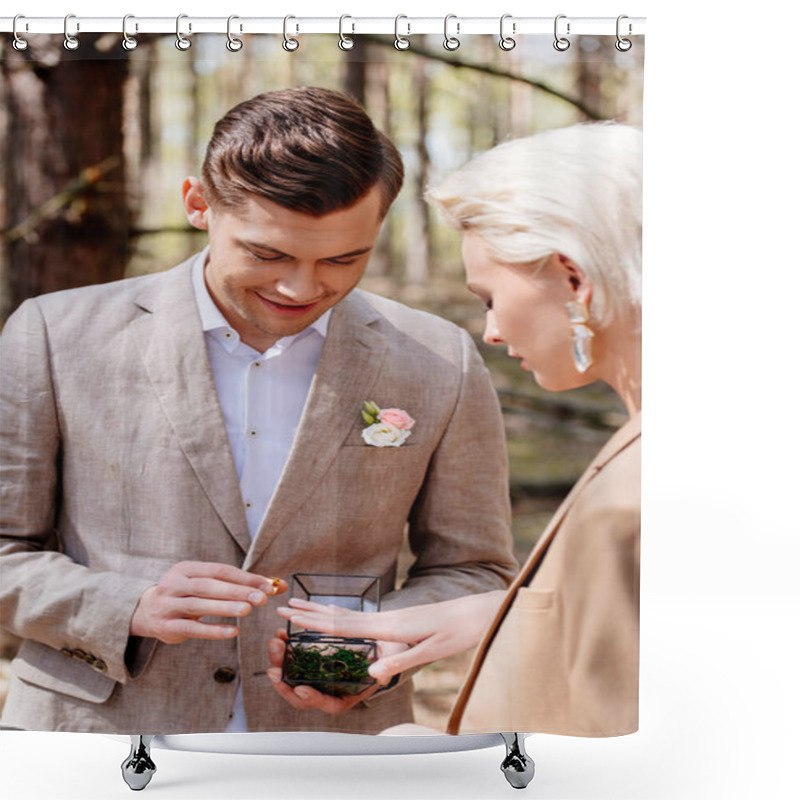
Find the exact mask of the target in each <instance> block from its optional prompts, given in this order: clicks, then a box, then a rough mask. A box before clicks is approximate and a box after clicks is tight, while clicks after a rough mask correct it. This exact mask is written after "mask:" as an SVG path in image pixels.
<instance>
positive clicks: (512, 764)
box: [500, 733, 536, 789]
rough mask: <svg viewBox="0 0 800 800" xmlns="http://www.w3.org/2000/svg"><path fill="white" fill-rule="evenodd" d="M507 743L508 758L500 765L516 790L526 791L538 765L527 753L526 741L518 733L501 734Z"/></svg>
mask: <svg viewBox="0 0 800 800" xmlns="http://www.w3.org/2000/svg"><path fill="white" fill-rule="evenodd" d="M500 735H501V736H502V737H503V740H504V741H505V743H506V757H505V759H504V760H503V763H502V764H501V765H500V769H501V770H502V771H503V775H505V776H506V780H507V781H508V782H509V783H510V784H511V785H512V786H513V787H514V788H515V789H524V788H525V787H526V786H527V785H528V784H529V783H530V782H531V781H532V780H533V773H534V772H535V769H536V765H535V764H534V763H533V759H532V758H531V757H530V756H529V755H528V754H527V753H526V752H525V740H524V739H523V737H522V736H521V735H520V734H518V733H501V734H500Z"/></svg>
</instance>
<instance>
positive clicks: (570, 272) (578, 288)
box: [556, 253, 592, 307]
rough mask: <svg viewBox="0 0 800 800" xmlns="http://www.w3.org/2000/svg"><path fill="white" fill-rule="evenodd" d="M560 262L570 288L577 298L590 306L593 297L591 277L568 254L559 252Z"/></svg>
mask: <svg viewBox="0 0 800 800" xmlns="http://www.w3.org/2000/svg"><path fill="white" fill-rule="evenodd" d="M556 255H557V257H558V263H559V266H560V268H561V269H562V270H563V273H564V278H565V279H566V280H567V281H568V282H569V285H570V288H571V289H572V291H573V292H574V293H575V299H576V300H579V301H580V302H582V303H583V304H584V305H586V306H587V307H588V305H589V301H590V300H591V298H592V280H591V278H590V277H589V276H588V275H587V274H586V273H585V272H584V271H583V270H582V269H581V268H580V267H579V266H578V265H577V264H576V263H575V262H574V261H573V260H572V259H571V258H569V257H568V256H565V255H564V254H563V253H557V254H556Z"/></svg>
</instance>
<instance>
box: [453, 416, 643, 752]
mask: <svg viewBox="0 0 800 800" xmlns="http://www.w3.org/2000/svg"><path fill="white" fill-rule="evenodd" d="M640 445H641V415H640V414H637V415H636V416H635V417H633V418H632V419H631V420H629V421H628V422H627V423H626V424H625V425H624V426H623V427H622V428H620V429H619V430H618V431H617V432H616V433H615V434H614V436H612V438H611V439H610V440H609V441H608V442H607V444H606V446H605V447H604V448H603V449H602V450H601V451H600V453H599V454H598V455H597V457H596V458H595V459H594V460H593V461H592V463H591V464H590V465H589V468H588V469H587V470H586V472H585V473H584V474H583V475H582V476H581V478H580V480H579V481H578V482H577V484H576V485H575V487H574V488H573V490H572V491H571V493H570V494H569V495H568V496H567V498H566V499H565V500H564V503H563V504H562V505H561V506H560V508H559V509H558V511H557V512H556V514H555V516H554V517H553V520H552V521H551V522H550V525H549V526H548V527H547V529H546V530H545V532H544V533H543V534H542V537H541V539H540V540H539V542H538V543H537V545H536V547H535V548H534V550H533V552H532V553H531V556H530V558H529V559H528V561H527V563H526V564H525V565H524V567H523V568H522V570H521V572H520V574H519V576H518V577H517V578H516V580H515V581H514V583H513V584H512V586H511V587H510V588H509V591H508V594H507V596H506V598H505V601H504V602H503V605H502V606H501V608H500V609H499V611H498V613H497V615H496V617H495V619H494V621H493V623H492V625H491V627H490V628H489V630H488V632H487V634H486V636H485V637H484V639H483V641H482V643H481V644H480V645H479V647H478V650H477V652H476V655H475V658H474V661H473V663H472V666H471V668H470V671H469V673H468V675H467V678H466V680H465V683H464V686H463V687H462V690H461V692H460V694H459V697H458V699H457V701H456V704H455V706H454V708H453V712H452V714H451V717H450V720H449V723H448V731H449V732H450V733H481V732H504V731H505V732H528V733H558V734H567V735H571V736H619V735H622V734H626V733H633V732H634V731H636V730H637V729H638V706H639V702H638V687H639V680H638V676H639V531H640V494H641V490H640V487H641V478H640V462H641V448H640ZM531 576H533V578H532V580H530V583H529V585H527V586H526V585H525V584H526V583H527V582H528V580H529V579H530V577H531Z"/></svg>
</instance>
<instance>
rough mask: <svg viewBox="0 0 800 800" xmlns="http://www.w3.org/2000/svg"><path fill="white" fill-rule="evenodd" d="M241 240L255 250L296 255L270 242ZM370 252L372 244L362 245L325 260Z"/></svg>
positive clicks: (287, 255) (288, 255)
mask: <svg viewBox="0 0 800 800" xmlns="http://www.w3.org/2000/svg"><path fill="white" fill-rule="evenodd" d="M240 242H241V243H242V244H243V245H244V246H245V247H250V248H252V249H253V250H262V251H268V252H270V253H273V254H275V255H276V256H284V257H285V258H294V256H293V255H291V254H290V253H284V252H283V251H282V250H278V248H277V247H273V246H272V245H269V244H264V243H263V242H255V241H251V240H249V239H240ZM370 252H372V245H370V246H369V247H362V248H360V249H358V250H351V251H350V252H349V253H342V254H341V255H338V256H325V260H326V261H335V260H337V259H340V258H355V257H356V256H363V255H365V254H366V253H370Z"/></svg>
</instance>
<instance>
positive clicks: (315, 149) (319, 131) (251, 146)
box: [202, 87, 403, 217]
mask: <svg viewBox="0 0 800 800" xmlns="http://www.w3.org/2000/svg"><path fill="white" fill-rule="evenodd" d="M202 176H203V188H204V192H205V198H206V201H207V202H208V203H209V205H212V206H213V205H216V204H219V205H221V206H223V207H227V208H236V207H237V206H239V205H241V204H242V203H244V201H245V200H246V199H247V198H246V195H247V194H248V193H249V194H256V195H259V196H261V197H266V198H267V199H268V200H271V201H273V202H275V203H278V205H281V206H283V207H284V208H288V209H290V210H292V211H299V212H301V213H304V214H311V215H312V216H315V217H318V216H322V215H323V214H330V213H331V212H333V211H339V210H341V209H345V208H349V207H350V206H352V205H353V204H354V203H356V202H357V201H358V200H360V199H361V198H362V197H364V195H366V194H367V193H368V192H369V191H370V189H372V188H373V187H374V186H375V185H376V184H379V185H380V188H381V193H382V197H383V202H382V204H381V215H382V216H383V215H385V214H386V212H387V211H388V210H389V206H390V205H391V204H392V202H394V199H395V197H397V193H398V192H399V191H400V187H401V186H402V185H403V162H402V160H401V158H400V154H399V153H398V152H397V148H396V147H395V146H394V145H393V144H392V142H391V141H390V140H389V138H388V137H387V136H385V135H384V134H383V133H381V132H380V131H379V130H377V129H376V128H375V126H374V125H373V124H372V120H371V119H370V118H369V117H368V116H367V114H366V112H365V111H364V109H363V108H362V107H361V106H360V105H359V104H358V103H356V102H355V100H352V99H351V98H349V97H348V96H347V95H344V94H341V93H339V92H333V91H330V90H328V89H319V88H314V87H303V88H295V89H282V90H279V91H275V92H268V93H266V94H259V95H257V96H256V97H253V98H252V99H250V100H246V101H245V102H243V103H240V104H239V105H237V106H235V107H234V108H232V109H231V110H230V111H229V112H228V113H227V114H226V115H225V116H224V117H222V119H220V120H219V121H218V122H217V124H216V125H215V126H214V133H213V135H212V137H211V141H210V142H209V143H208V147H207V149H206V157H205V160H204V162H203V171H202Z"/></svg>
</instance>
